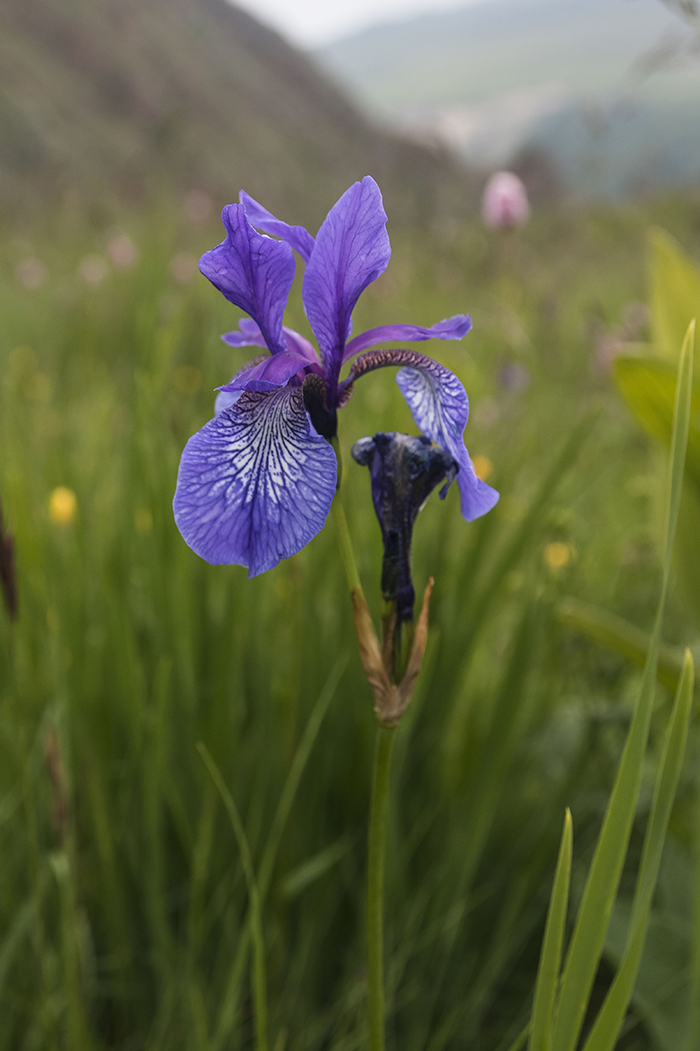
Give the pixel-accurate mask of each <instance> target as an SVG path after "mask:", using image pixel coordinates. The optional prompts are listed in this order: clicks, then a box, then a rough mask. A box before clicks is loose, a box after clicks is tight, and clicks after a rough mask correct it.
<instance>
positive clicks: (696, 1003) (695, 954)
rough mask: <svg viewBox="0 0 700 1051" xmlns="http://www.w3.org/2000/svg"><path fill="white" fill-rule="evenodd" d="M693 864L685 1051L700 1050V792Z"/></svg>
mask: <svg viewBox="0 0 700 1051" xmlns="http://www.w3.org/2000/svg"><path fill="white" fill-rule="evenodd" d="M693 852H694V854H695V858H694V864H693V918H692V931H691V942H690V982H689V990H688V992H689V1000H688V1026H687V1033H686V1038H685V1051H698V1048H700V791H699V790H698V789H697V788H696V792H695V843H694V851H693Z"/></svg>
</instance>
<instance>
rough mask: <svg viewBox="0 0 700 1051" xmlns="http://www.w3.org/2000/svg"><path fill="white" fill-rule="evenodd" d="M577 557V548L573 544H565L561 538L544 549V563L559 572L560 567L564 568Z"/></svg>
mask: <svg viewBox="0 0 700 1051" xmlns="http://www.w3.org/2000/svg"><path fill="white" fill-rule="evenodd" d="M575 557H576V548H575V547H574V545H573V544H564V543H562V542H561V541H560V540H558V541H555V542H554V543H552V544H547V546H546V547H545V549H544V554H543V558H544V563H545V565H546V566H547V567H548V568H549V569H551V570H552V572H553V573H557V572H558V571H559V570H560V569H564V567H565V566H568V565H569V563H570V562H573V560H574V558H575Z"/></svg>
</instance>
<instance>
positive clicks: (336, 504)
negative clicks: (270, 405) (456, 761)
mask: <svg viewBox="0 0 700 1051" xmlns="http://www.w3.org/2000/svg"><path fill="white" fill-rule="evenodd" d="M332 514H333V517H334V519H335V524H336V528H337V531H338V543H339V545H340V553H341V556H342V559H343V565H344V566H345V573H346V576H347V578H348V586H349V588H350V592H351V593H355V594H360V595H362V584H361V583H360V574H359V573H358V571H357V563H356V561H355V552H354V550H353V546H352V538H351V536H350V530H349V529H348V523H347V519H346V517H345V510H344V508H343V504H342V501H341V499H340V492H339V491H338V492H336V494H335V498H334V500H333V506H332ZM395 729H396V727H394V726H381V725H378V726H377V743H376V749H375V753H374V775H373V780H372V802H371V805H370V815H369V849H368V859H367V868H368V871H367V1011H368V1017H369V1051H384V856H385V849H386V825H387V801H388V792H389V766H390V763H391V749H392V745H393V743H394V731H395Z"/></svg>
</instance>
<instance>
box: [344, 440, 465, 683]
mask: <svg viewBox="0 0 700 1051" xmlns="http://www.w3.org/2000/svg"><path fill="white" fill-rule="evenodd" d="M352 455H353V459H354V460H355V461H356V462H357V463H359V464H362V465H363V466H366V467H369V471H370V480H371V486H372V501H373V503H374V509H375V511H376V514H377V518H378V519H379V525H380V527H381V530H382V540H383V542H384V556H383V559H382V584H381V586H382V598H383V599H384V603H385V607H384V618H383V619H384V631H383V636H384V637H383V641H382V649H383V652H384V659H385V663H386V664H387V667H388V668H389V671H390V675H391V678H392V681H393V682H399V681H400V680H401V678H402V676H403V674H404V672H405V668H406V662H407V660H408V655H409V653H410V647H411V643H412V640H413V633H412V629H413V607H414V604H415V597H416V596H415V590H414V587H413V579H412V575H411V539H412V537H413V526H414V523H415V520H416V517H417V515H418V512H419V511H420V509H421V508H422V507H423V505H424V504H425V502H426V500H427V499H428V497H429V496H430V494H431V493H432V491H433V489H435V488H436V486H438V485H439V484H440V482H442V481H444V482H445V485H444V486H443V489H442V491H441V493H440V495H441V496H442V497H444V495H445V493H446V492H447V489H448V487H449V485H450V483H451V482H452V480H453V479H454V477H455V475H456V473H457V470H458V466H457V463H456V461H455V460H454V458H453V457H452V456H451V455H450V454H449V453H447V452H445V450H444V449H441V448H440V447H439V446H437V445H434V444H433V442H431V441H430V440H429V439H428V438H424V437H423V436H420V437H413V436H411V435H409V434H397V433H395V432H391V433H388V434H383V433H380V434H375V435H374V437H373V438H361V439H360V441H358V442H355V445H354V446H353V449H352Z"/></svg>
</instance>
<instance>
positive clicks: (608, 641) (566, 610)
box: [557, 503, 697, 690]
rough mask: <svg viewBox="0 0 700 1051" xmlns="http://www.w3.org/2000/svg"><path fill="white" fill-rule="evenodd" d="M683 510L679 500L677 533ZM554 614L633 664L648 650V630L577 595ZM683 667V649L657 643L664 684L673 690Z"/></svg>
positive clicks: (640, 661) (660, 677)
mask: <svg viewBox="0 0 700 1051" xmlns="http://www.w3.org/2000/svg"><path fill="white" fill-rule="evenodd" d="M682 514H683V503H681V515H680V517H679V522H678V532H679V534H680V528H681V521H682ZM678 543H679V537H677V538H676V547H678ZM696 547H697V540H696ZM557 615H558V617H559V620H560V621H561V622H562V624H566V625H567V627H571V628H575V629H576V630H577V631H580V632H581V634H582V635H585V636H586V638H587V639H590V640H591V642H597V643H598V644H599V645H601V646H603V647H605V649H608V650H612V652H613V653H619V654H620V656H621V657H625V658H626V659H627V660H629V661H632V663H633V664H638V665H639V666H640V667H642V668H643V667H644V664H645V662H646V657H647V653H648V652H649V642H650V639H649V634H648V632H646V631H642V629H641V628H638V627H637V626H636V625H635V624H630V622H629V621H628V620H625V619H624V618H623V617H618V616H616V615H615V614H614V613H608V611H607V610H605V609H601V608H600V607H599V606H593V605H592V604H591V603H590V602H581V601H579V599H576V598H565V599H562V601H561V602H560V603H559V605H558V607H557ZM682 671H683V651H682V650H681V649H679V648H676V647H675V646H668V645H666V644H665V643H660V644H659V665H658V668H657V671H656V677H657V679H658V680H659V682H660V683H663V685H664V686H667V687H668V689H669V690H676V688H677V687H678V681H679V679H680V677H681V672H682Z"/></svg>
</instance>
